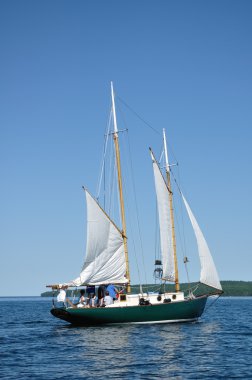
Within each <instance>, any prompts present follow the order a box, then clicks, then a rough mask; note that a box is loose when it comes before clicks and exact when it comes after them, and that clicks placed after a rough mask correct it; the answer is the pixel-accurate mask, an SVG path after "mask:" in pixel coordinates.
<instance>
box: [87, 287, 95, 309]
mask: <svg viewBox="0 0 252 380" xmlns="http://www.w3.org/2000/svg"><path fill="white" fill-rule="evenodd" d="M94 295H95V286H94V285H89V286H87V305H88V306H90V305H91V303H92V301H91V300H92V298H94Z"/></svg>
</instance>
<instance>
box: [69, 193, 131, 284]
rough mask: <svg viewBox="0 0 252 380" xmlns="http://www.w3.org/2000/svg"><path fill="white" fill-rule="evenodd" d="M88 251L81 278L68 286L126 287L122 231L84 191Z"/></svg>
mask: <svg viewBox="0 0 252 380" xmlns="http://www.w3.org/2000/svg"><path fill="white" fill-rule="evenodd" d="M85 193H86V201H87V247H86V259H85V262H84V265H83V268H82V271H81V273H80V276H79V277H78V278H76V279H75V280H74V281H71V283H69V285H72V286H73V285H74V286H80V285H82V284H91V285H98V284H109V283H117V284H125V283H127V279H126V278H125V273H126V263H125V254H124V246H123V237H122V233H121V231H120V230H119V229H118V228H117V227H116V226H115V224H114V223H113V222H112V221H111V220H110V218H109V217H108V216H107V214H106V213H105V212H104V211H103V209H102V208H101V207H100V206H99V204H98V203H97V202H96V201H95V199H94V198H93V197H92V196H91V195H90V194H89V192H88V191H87V190H85Z"/></svg>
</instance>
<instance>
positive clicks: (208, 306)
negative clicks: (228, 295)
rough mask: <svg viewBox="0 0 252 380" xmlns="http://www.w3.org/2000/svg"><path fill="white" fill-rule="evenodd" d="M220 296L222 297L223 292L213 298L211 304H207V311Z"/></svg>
mask: <svg viewBox="0 0 252 380" xmlns="http://www.w3.org/2000/svg"><path fill="white" fill-rule="evenodd" d="M220 297H221V294H219V295H218V296H217V297H216V298H215V299H214V300H213V302H211V303H210V304H209V305H207V307H206V308H205V312H206V311H207V310H208V309H209V308H210V307H212V306H213V305H214V304H215V302H216V301H217V300H218V299H219V298H220Z"/></svg>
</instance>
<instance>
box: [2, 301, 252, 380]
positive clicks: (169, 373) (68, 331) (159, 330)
mask: <svg viewBox="0 0 252 380" xmlns="http://www.w3.org/2000/svg"><path fill="white" fill-rule="evenodd" d="M210 302H212V301H210ZM207 307H208V309H207V310H206V312H205V314H204V315H203V317H202V318H201V320H200V321H199V322H194V323H181V324H178V323H176V324H153V325H125V326H104V327H71V326H70V325H69V324H67V323H66V322H63V321H60V320H58V319H56V318H54V317H53V316H51V314H50V308H51V300H50V299H45V298H39V297H34V298H22V297H20V298H0V308H1V314H0V318H1V323H0V379H15V380H17V379H19V380H20V379H40V380H43V379H75V380H76V379H130V380H131V379H200V380H201V379H246V380H247V379H252V298H224V297H223V298H221V299H218V300H217V302H215V303H214V304H213V305H211V306H210V307H209V303H208V305H207Z"/></svg>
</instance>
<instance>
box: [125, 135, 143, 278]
mask: <svg viewBox="0 0 252 380" xmlns="http://www.w3.org/2000/svg"><path fill="white" fill-rule="evenodd" d="M127 142H128V150H129V157H130V167H131V177H132V179H131V180H132V184H133V194H134V201H135V207H136V217H137V227H138V233H139V239H140V247H141V253H142V262H143V268H144V276H145V282H146V283H147V278H146V268H145V262H144V254H143V241H142V233H141V228H140V221H139V210H138V203H137V196H136V185H135V179H134V172H133V164H132V155H131V148H130V139H129V134H128V133H127Z"/></svg>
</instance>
